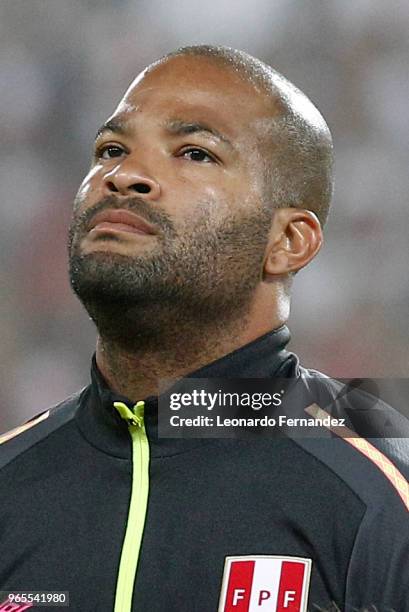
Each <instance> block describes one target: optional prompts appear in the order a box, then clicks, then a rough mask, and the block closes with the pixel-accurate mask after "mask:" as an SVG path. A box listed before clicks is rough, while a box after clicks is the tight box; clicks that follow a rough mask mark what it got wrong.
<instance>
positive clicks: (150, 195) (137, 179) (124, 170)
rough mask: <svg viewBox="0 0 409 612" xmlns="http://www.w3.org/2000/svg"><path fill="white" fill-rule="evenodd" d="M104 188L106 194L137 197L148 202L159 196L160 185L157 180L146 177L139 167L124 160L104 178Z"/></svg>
mask: <svg viewBox="0 0 409 612" xmlns="http://www.w3.org/2000/svg"><path fill="white" fill-rule="evenodd" d="M104 187H105V190H106V191H107V192H109V193H110V194H111V193H117V194H120V195H123V196H127V197H129V196H132V195H135V194H137V195H139V196H143V197H144V198H146V199H149V200H156V199H158V198H159V196H160V185H159V183H158V181H157V180H155V179H154V178H152V177H151V176H148V174H147V173H146V172H144V171H143V170H142V169H141V168H140V167H139V168H137V167H136V166H135V164H134V163H131V160H129V159H127V160H124V161H123V162H122V163H120V164H118V165H117V166H115V168H113V169H112V170H111V171H110V172H108V173H107V174H106V175H105V177H104Z"/></svg>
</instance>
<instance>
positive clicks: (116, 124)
mask: <svg viewBox="0 0 409 612" xmlns="http://www.w3.org/2000/svg"><path fill="white" fill-rule="evenodd" d="M105 132H114V133H115V134H122V135H125V134H126V133H127V132H128V128H127V126H126V123H125V121H124V119H122V118H121V117H119V116H118V117H113V118H112V119H108V121H105V123H103V124H102V125H101V127H99V128H98V130H97V133H96V135H95V140H97V138H99V137H100V136H102V135H103V134H104V133H105Z"/></svg>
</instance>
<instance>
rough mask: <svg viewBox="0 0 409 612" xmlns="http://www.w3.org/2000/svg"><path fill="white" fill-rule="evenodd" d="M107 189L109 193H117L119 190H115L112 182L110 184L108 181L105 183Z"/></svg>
mask: <svg viewBox="0 0 409 612" xmlns="http://www.w3.org/2000/svg"><path fill="white" fill-rule="evenodd" d="M107 187H108V189H109V191H115V192H118V191H119V189H117V188H116V187H115V185H114V184H113V182H112V181H108V183H107Z"/></svg>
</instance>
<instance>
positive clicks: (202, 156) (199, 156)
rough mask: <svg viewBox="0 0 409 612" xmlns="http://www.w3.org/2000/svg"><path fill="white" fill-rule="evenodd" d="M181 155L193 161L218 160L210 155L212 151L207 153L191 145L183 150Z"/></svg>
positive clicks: (212, 161)
mask: <svg viewBox="0 0 409 612" xmlns="http://www.w3.org/2000/svg"><path fill="white" fill-rule="evenodd" d="M180 156H181V157H184V158H187V159H190V160H191V161H195V162H204V163H207V164H208V163H214V162H215V161H216V160H215V158H214V157H213V156H212V155H210V153H207V152H206V151H204V150H203V149H198V148H197V147H190V148H189V149H185V150H184V151H182V153H181V155H180Z"/></svg>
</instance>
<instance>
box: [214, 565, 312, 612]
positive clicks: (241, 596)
mask: <svg viewBox="0 0 409 612" xmlns="http://www.w3.org/2000/svg"><path fill="white" fill-rule="evenodd" d="M310 574H311V559H304V558H302V557H278V556H275V555H273V556H267V555H255V556H248V557H247V556H245V557H226V561H225V564H224V573H223V582H222V591H221V594H220V603H219V609H218V612H307V599H308V588H309V583H310Z"/></svg>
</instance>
